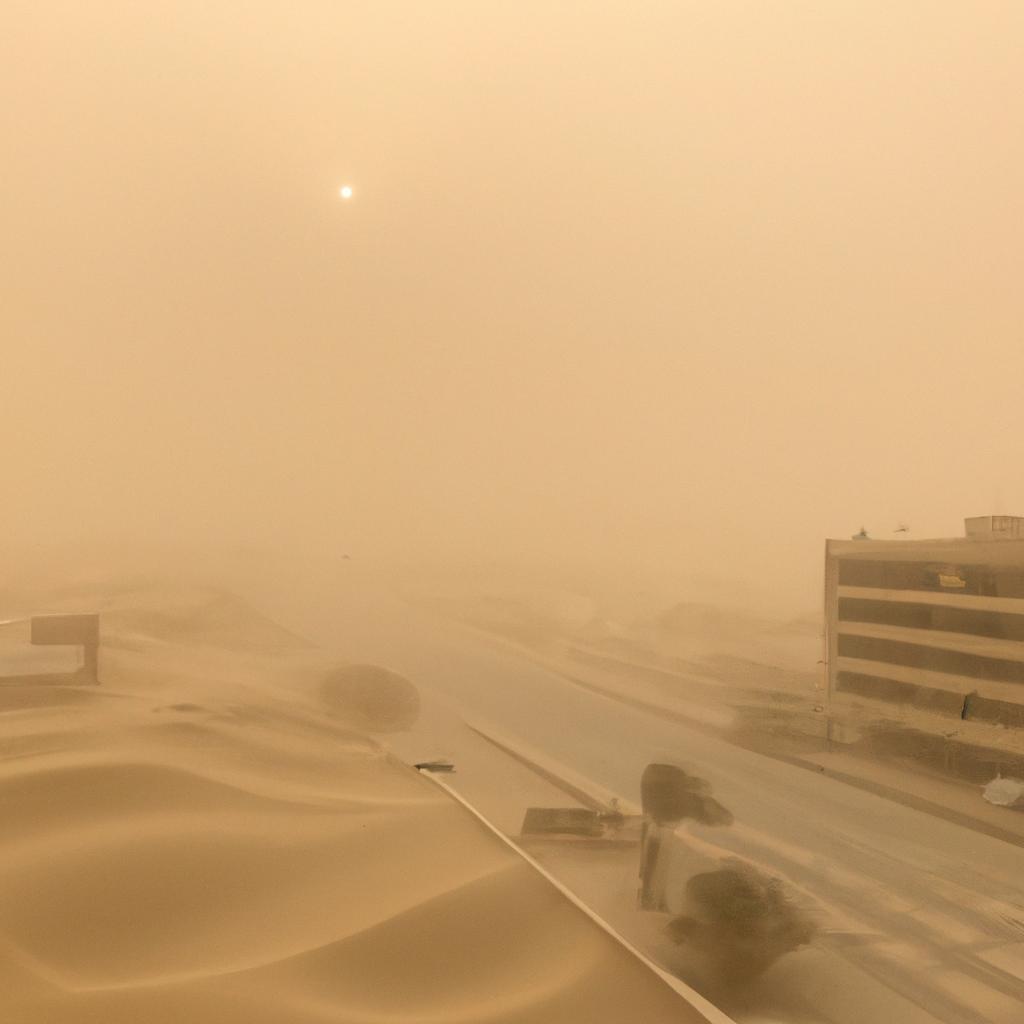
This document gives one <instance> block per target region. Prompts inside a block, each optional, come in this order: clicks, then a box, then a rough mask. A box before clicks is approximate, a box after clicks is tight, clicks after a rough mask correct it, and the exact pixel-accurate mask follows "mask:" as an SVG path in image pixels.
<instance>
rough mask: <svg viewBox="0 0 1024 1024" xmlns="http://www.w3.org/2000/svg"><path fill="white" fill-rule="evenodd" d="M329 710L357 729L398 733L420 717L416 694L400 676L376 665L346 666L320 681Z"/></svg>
mask: <svg viewBox="0 0 1024 1024" xmlns="http://www.w3.org/2000/svg"><path fill="white" fill-rule="evenodd" d="M320 698H321V700H322V701H323V703H324V704H325V705H326V707H327V708H328V710H329V711H331V712H332V713H333V714H335V715H337V716H339V717H340V718H344V719H346V720H347V721H348V722H349V724H350V725H351V726H352V727H353V728H355V729H358V730H360V731H361V732H400V731H401V730H403V729H408V728H410V727H411V726H412V725H413V724H414V723H415V722H416V719H418V718H419V716H420V695H419V692H418V691H417V689H416V687H415V686H413V684H412V683H410V682H409V680H408V679H406V678H405V677H404V676H400V675H399V674H398V673H397V672H391V671H389V670H388V669H386V668H381V667H380V666H379V665H346V666H345V667H344V668H339V669H335V670H334V671H333V672H331V673H329V674H328V675H327V676H325V677H324V678H323V679H322V681H321V683H320Z"/></svg>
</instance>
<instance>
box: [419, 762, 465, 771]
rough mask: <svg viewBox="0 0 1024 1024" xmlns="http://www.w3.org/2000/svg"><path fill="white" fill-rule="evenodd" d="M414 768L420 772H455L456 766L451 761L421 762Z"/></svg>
mask: <svg viewBox="0 0 1024 1024" xmlns="http://www.w3.org/2000/svg"><path fill="white" fill-rule="evenodd" d="M413 768H415V769H416V771H418V772H453V771H455V765H453V764H452V763H451V761H420V763H419V764H414V765H413Z"/></svg>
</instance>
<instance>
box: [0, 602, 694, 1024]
mask: <svg viewBox="0 0 1024 1024" xmlns="http://www.w3.org/2000/svg"><path fill="white" fill-rule="evenodd" d="M83 597H88V598H89V604H90V606H92V607H95V606H97V605H99V606H100V607H101V608H102V610H103V614H104V631H105V642H104V648H103V657H102V662H101V673H102V677H103V685H101V686H100V687H97V688H95V689H86V688H76V687H31V686H2V687H0V736H2V746H0V755H2V760H0V811H2V820H3V824H4V828H3V832H2V834H0V889H2V893H0V905H2V906H3V915H2V919H0V993H2V994H0V1002H2V1004H3V1010H2V1014H0V1016H2V1019H3V1020H4V1021H5V1022H12V1024H42V1022H61V1024H64V1022H86V1021H89V1022H104V1024H117V1022H129V1021H130V1022H132V1024H136V1022H138V1021H147V1022H161V1021H168V1022H170V1021H174V1022H181V1021H189V1022H197V1024H202V1022H207V1021H209V1022H213V1021H216V1022H218V1024H233V1022H239V1024H241V1022H243V1021H244V1022H246V1024H261V1022H267V1024H270V1022H274V1024H282V1022H296V1024H301V1022H306V1021H309V1022H323V1021H339V1022H340V1021H352V1022H365V1024H385V1022H387V1024H399V1022H406V1021H408V1022H417V1024H429V1022H437V1024H441V1022H458V1021H467V1022H468V1021H495V1022H512V1021H523V1022H525V1021H552V1022H554V1021H558V1022H562V1021H588V1022H589V1021H609V1022H611V1021H636V1020H643V1021H648V1022H657V1021H660V1020H665V1021H668V1020H673V1021H680V1020H688V1019H692V1020H697V1019H702V1018H700V1017H699V1016H698V1015H697V1014H696V1012H695V1011H692V1010H690V1009H689V1008H688V1007H687V1005H686V1004H685V1003H683V1002H682V1001H681V1000H680V999H679V997H678V996H677V995H676V994H675V993H673V992H672V991H671V990H670V989H669V988H668V987H667V986H665V985H664V984H663V983H662V982H661V981H660V980H658V979H657V978H656V977H655V976H654V975H652V974H650V973H649V972H648V971H647V969H646V968H645V967H644V966H643V965H642V964H641V963H640V962H639V961H638V960H636V959H634V958H632V957H631V956H630V955H629V954H628V953H626V952H625V951H624V950H623V949H622V948H621V947H619V946H617V945H616V943H615V942H614V941H613V940H611V939H610V938H609V937H608V936H607V935H605V934H604V933H603V932H601V931H600V929H598V928H596V927H595V926H594V925H593V924H592V923H591V922H590V921H588V920H587V919H586V918H585V917H584V916H583V915H582V914H581V913H579V912H578V911H577V910H576V909H575V908H573V907H572V906H571V904H569V903H568V902H567V901H566V900H565V899H564V898H563V897H562V896H561V895H560V894H559V893H558V892H557V891H556V890H554V889H553V888H551V887H549V886H548V885H547V884H546V883H545V882H544V881H543V880H542V879H540V878H539V876H537V875H536V874H535V873H534V872H533V871H532V869H530V868H529V867H528V866H527V865H526V864H525V862H523V861H521V860H520V859H518V858H517V857H516V856H515V855H514V854H513V853H511V852H510V851H509V850H508V849H506V848H505V847H503V846H502V845H501V844H500V843H499V842H497V841H496V840H495V839H494V837H493V836H491V835H490V834H489V833H487V832H486V830H484V829H483V828H482V827H481V826H480V825H479V823H477V822H476V821H474V820H473V819H472V818H471V817H470V816H469V815H468V814H467V813H466V811H465V810H464V809H463V808H461V807H459V806H458V805H457V804H455V803H454V802H453V801H451V800H450V799H449V798H448V797H447V796H446V795H445V794H444V793H443V792H441V791H440V790H438V789H437V788H435V787H433V786H431V785H430V784H429V783H428V782H427V781H426V780H424V779H421V778H420V777H418V776H417V775H416V774H415V773H413V772H411V771H410V770H409V769H407V768H405V767H404V766H402V765H399V764H398V763H396V762H394V761H393V760H391V759H390V758H389V757H388V756H387V755H386V754H385V753H384V752H383V750H382V748H381V747H380V746H379V745H378V744H377V743H376V742H375V741H374V740H373V739H371V738H369V737H368V736H367V735H365V734H364V733H363V732H361V731H359V728H356V726H359V727H361V728H365V727H366V726H367V722H368V718H367V715H368V714H369V715H370V716H371V719H369V721H370V722H371V724H372V715H374V714H383V716H384V718H385V719H389V716H391V715H393V713H394V712H395V706H393V705H388V703H387V702H386V701H385V702H384V705H383V711H382V706H381V705H380V703H379V702H378V703H377V704H374V705H372V706H370V707H369V708H368V707H367V705H366V702H365V701H363V702H362V703H360V701H359V699H358V698H359V688H358V687H356V688H355V691H356V701H355V705H353V706H351V707H349V706H348V705H346V703H345V699H346V697H345V695H346V694H349V696H351V693H352V687H351V685H350V683H351V673H349V674H348V675H346V674H344V673H342V675H341V676H340V678H341V680H342V683H341V684H339V683H338V682H337V680H338V678H339V676H338V675H337V673H335V674H334V676H333V677H330V678H333V679H334V682H333V683H332V684H329V685H326V686H325V684H324V682H323V680H324V678H325V677H328V676H329V673H327V669H328V668H329V666H327V665H325V664H324V662H323V661H322V659H321V657H320V656H319V655H317V654H316V652H315V651H312V650H310V649H308V648H305V647H303V645H302V644H301V642H300V641H299V640H298V638H296V637H295V636H294V635H293V634H290V633H287V632H286V631H284V630H281V629H279V628H277V627H276V626H274V625H273V624H272V623H269V622H267V621H266V620H261V619H260V618H259V617H258V616H255V615H252V614H250V613H249V612H248V610H247V609H246V608H245V606H244V605H242V604H241V603H240V602H237V601H235V600H234V599H231V598H228V597H225V596H224V595H216V594H214V595H211V594H208V593H204V592H200V591H185V590H177V591H166V590H165V591H155V590H153V589H152V588H146V589H142V590H127V591H126V590H107V591H105V592H102V593H100V592H94V593H92V594H86V595H83V593H81V592H78V593H75V594H65V595H60V596H56V597H53V596H51V598H50V600H49V601H48V605H47V607H48V609H49V610H54V609H59V608H60V607H63V606H67V607H74V606H81V604H82V601H83ZM254 651H256V652H258V654H255V655H254V653H253V652H254ZM400 696H401V697H402V699H400V700H399V711H400V714H399V715H398V721H399V722H400V721H402V720H404V718H403V716H406V717H407V715H408V711H409V706H408V702H407V700H406V698H407V697H408V694H407V693H405V694H404V695H402V694H400ZM403 701H404V702H403ZM356 705H358V706H356ZM389 720H390V721H391V725H394V724H395V720H393V719H389Z"/></svg>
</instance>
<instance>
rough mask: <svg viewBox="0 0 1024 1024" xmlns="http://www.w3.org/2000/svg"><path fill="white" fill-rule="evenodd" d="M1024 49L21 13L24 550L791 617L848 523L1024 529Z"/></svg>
mask: <svg viewBox="0 0 1024 1024" xmlns="http://www.w3.org/2000/svg"><path fill="white" fill-rule="evenodd" d="M1022 21H1024V12H1022V11H1021V9H1020V7H1019V6H1018V5H1016V4H1012V3H983V4H972V5H970V7H969V8H967V7H964V5H962V4H955V3H928V4H924V3H904V4H899V5H895V6H893V5H890V4H882V3H861V2H858V3H852V2H850V3H845V2H843V3H839V2H837V3H831V4H828V5H820V4H810V3H788V4H782V5H771V6H765V5H762V4H757V3H735V2H723V3H715V4H710V3H646V4H642V5H640V6H639V7H632V6H630V7H627V5H622V4H611V3H588V4H578V3H561V4H549V3H529V2H528V3H519V4H515V5H504V4H480V3H470V2H465V3H441V4H430V5H420V4H413V3H378V4H373V5H369V6H367V5H355V4H336V3H326V2H304V3H300V4H274V3H266V2H261V3H255V4H247V5H244V6H243V5H238V4H231V3H216V4H209V3H204V4H199V3H193V2H177V3H156V4H145V5H138V4H130V3H122V2H119V0H109V2H104V3H101V4H86V5H83V4H78V3H52V2H51V3H44V4H37V3H27V2H20V0H16V2H15V3H13V4H9V5H8V6H7V7H6V9H5V14H4V32H3V42H2V44H0V46H2V50H3V56H2V60H0V68H2V71H0V80H2V83H3V89H4V93H5V95H7V96H8V97H9V102H8V103H6V104H5V105H4V111H3V114H2V117H3V121H4V138H5V153H4V160H3V189H2V191H0V208H2V217H3V223H4V231H3V240H2V242H0V246H2V250H0V252H2V259H3V263H4V279H5V282H6V288H5V299H4V302H3V305H2V311H0V323H2V329H3V336H4V339H5V344H4V368H3V401H2V403H0V423H2V430H3V437H4V439H5V448H4V457H3V466H4V479H5V488H4V497H5V500H4V513H3V522H4V537H5V543H7V544H8V545H10V546H12V547H14V548H18V549H21V550H24V549H25V548H26V547H27V546H39V545H53V544H58V545H60V544H64V545H71V546H72V547H73V546H74V545H94V546H103V545H105V546H106V547H107V548H108V549H109V548H110V547H111V546H120V547H127V546H129V545H132V544H136V545H138V544H143V543H145V544H154V543H159V544H166V545H169V546H170V545H177V546H179V547H180V548H195V547H197V546H206V547H208V548H218V547H222V546H224V545H228V544H230V545H234V546H242V547H244V546H247V545H248V546H250V547H253V548H261V547H273V548H276V549H280V550H286V551H287V550H302V551H305V552H309V553H312V552H317V551H330V552H335V553H339V552H344V553H349V554H351V555H352V557H353V558H357V557H358V558H362V559H371V560H377V561H382V560H391V561H396V562H409V561H423V560H428V561H432V562H434V563H436V564H439V565H448V564H455V563H464V564H467V565H473V564H478V563H481V562H487V561H491V562H506V563H508V564H510V565H517V566H523V565H528V564H537V565H546V566H551V565H556V564H557V565H565V566H576V567H579V566H583V567H591V568H594V569H602V570H603V569H615V570H619V569H626V570H628V571H631V572H632V571H637V572H641V571H644V572H658V573H663V574H668V575H676V576H678V577H680V578H682V577H686V578H708V579H711V578H714V579H722V580H731V581H736V582H737V583H738V584H744V585H748V586H750V587H753V588H756V589H758V590H759V591H760V592H763V593H764V594H766V595H769V596H771V598H772V599H773V600H775V601H785V602H786V603H788V604H790V605H792V606H793V607H794V608H797V607H798V608H800V609H803V608H812V607H814V606H815V605H816V604H817V602H818V595H819V592H820V570H821V565H820V563H821V541H822V538H823V537H825V536H828V535H832V536H849V535H850V534H851V533H853V532H855V531H856V530H857V529H859V527H860V526H861V525H864V526H866V527H867V528H868V530H869V532H872V534H873V535H875V536H880V537H882V536H890V535H891V531H892V530H893V529H895V527H896V526H897V525H898V523H899V522H900V521H906V522H908V523H909V524H910V525H911V528H912V533H911V536H915V535H916V536H941V535H950V534H958V533H959V532H960V521H961V518H962V516H963V515H966V514H982V513H985V512H990V511H994V512H1002V511H1015V510H1019V509H1021V508H1024V484H1021V482H1020V479H1019V474H1016V475H1014V474H1007V473H1006V470H1005V467H1007V466H1008V465H1014V464H1015V463H1016V461H1017V458H1018V456H1019V449H1020V442H1019V438H1020V435H1021V430H1020V427H1021V417H1022V413H1021V411H1020V403H1019V401H1018V383H1017V382H1018V379H1019V375H1020V371H1021V369H1022V362H1024V356H1022V351H1024V350H1022V347H1021V345H1020V342H1019V337H1018V336H1019V323H1020V319H1021V316H1020V314H1021V298H1020V290H1019V287H1018V286H1017V282H1016V276H1017V274H1016V270H1017V267H1018V266H1019V265H1020V262H1021V255H1022V254H1021V244H1022V243H1021V232H1020V218H1021V212H1022V210H1021V192H1020V188H1019V183H1020V181H1021V179H1022V177H1024V141H1022V140H1024V134H1022V133H1021V131H1020V123H1021V115H1022V109H1021V105H1022V101H1021V96H1022V95H1024V81H1022V79H1024V70H1022V65H1021V62H1020V60H1019V45H1018V44H1019V40H1020V38H1021V31H1022V29H1024V25H1022ZM341 184H350V185H351V186H352V187H353V189H354V196H353V198H352V200H351V201H349V202H341V201H340V200H339V199H338V188H339V186H340V185H341Z"/></svg>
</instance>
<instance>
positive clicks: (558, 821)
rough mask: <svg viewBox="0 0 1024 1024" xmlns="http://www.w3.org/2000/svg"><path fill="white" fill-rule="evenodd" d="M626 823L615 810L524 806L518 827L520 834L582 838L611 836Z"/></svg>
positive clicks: (622, 816) (623, 816)
mask: <svg viewBox="0 0 1024 1024" xmlns="http://www.w3.org/2000/svg"><path fill="white" fill-rule="evenodd" d="M625 822H626V818H625V815H623V814H620V813H619V812H618V811H615V810H612V811H595V810H591V809H590V808H587V807H527V809H526V816H525V817H524V818H523V827H522V829H521V830H520V831H521V832H522V834H523V835H524V836H583V837H584V838H586V839H604V838H606V837H613V836H615V835H616V833H618V832H619V831H620V830H621V829H622V827H623V825H624V824H625Z"/></svg>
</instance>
